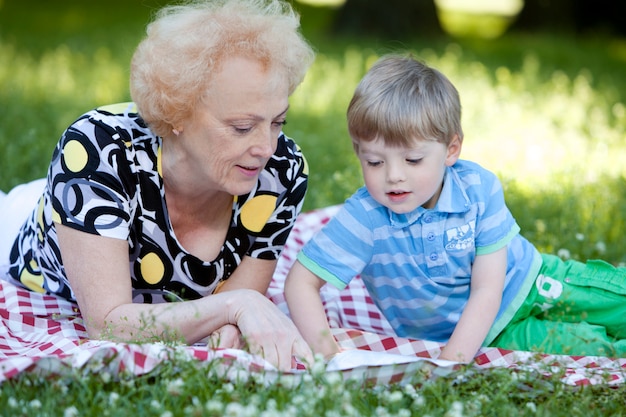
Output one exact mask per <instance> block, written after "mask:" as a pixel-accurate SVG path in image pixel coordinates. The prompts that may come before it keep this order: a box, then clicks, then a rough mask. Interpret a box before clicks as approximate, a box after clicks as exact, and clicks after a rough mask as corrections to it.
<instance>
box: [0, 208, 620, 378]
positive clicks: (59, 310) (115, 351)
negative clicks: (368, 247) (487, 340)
mask: <svg viewBox="0 0 626 417" xmlns="http://www.w3.org/2000/svg"><path fill="white" fill-rule="evenodd" d="M336 210H337V206H334V207H328V208H325V209H321V210H315V211H312V212H308V213H304V214H302V215H301V216H300V217H299V218H298V221H297V222H296V225H295V227H294V229H293V232H292V233H291V235H290V238H289V241H288V243H287V245H286V247H285V250H284V251H283V255H282V257H281V258H280V260H279V263H278V267H277V270H276V274H275V277H274V280H273V282H272V284H271V285H270V288H269V290H268V294H267V295H268V297H269V298H270V299H271V300H272V301H273V302H274V303H275V304H276V305H278V307H279V308H280V309H281V310H283V311H284V312H285V313H288V310H287V307H286V303H285V300H284V297H283V292H282V287H283V282H284V279H285V276H286V274H287V271H288V270H289V268H290V266H291V264H292V263H293V261H294V259H295V255H296V254H297V252H298V250H299V248H300V247H301V246H302V244H303V243H304V242H306V241H307V240H308V239H309V238H310V237H311V236H312V235H313V234H314V233H315V232H316V231H317V230H318V229H319V228H320V227H321V226H322V225H323V224H325V223H326V222H327V221H328V220H329V219H330V217H332V216H333V215H334V213H335V212H336ZM322 298H323V301H324V303H325V307H326V312H327V315H328V318H329V321H330V323H331V326H332V327H333V328H334V329H335V330H334V334H335V337H336V338H337V340H338V341H339V343H340V344H341V345H342V346H344V347H346V348H357V349H364V350H371V351H378V352H386V353H391V354H400V355H406V356H408V357H411V358H415V357H419V358H424V360H421V361H413V362H407V363H399V364H398V363H396V364H383V365H380V364H374V365H372V364H370V365H355V366H352V367H349V368H347V369H343V370H342V371H341V372H342V374H343V375H344V377H359V378H367V379H368V380H369V381H371V382H376V383H382V384H386V383H389V382H400V383H401V382H405V381H408V380H410V379H411V377H412V376H413V375H414V374H415V372H418V371H421V370H422V371H423V369H424V365H425V364H428V366H430V367H431V368H430V369H432V370H434V374H437V370H438V368H441V365H438V364H437V363H436V362H433V361H430V360H429V359H431V358H435V357H436V356H437V355H438V353H439V351H440V348H441V345H440V344H439V343H435V342H429V341H423V340H409V339H404V338H400V337H396V336H393V334H394V333H393V331H392V329H391V327H390V326H389V323H387V321H386V320H385V318H384V317H383V316H382V314H381V313H380V311H379V310H378V309H377V308H376V306H375V305H374V303H373V302H372V300H371V298H370V297H369V295H368V293H367V290H366V289H365V287H364V286H363V284H362V282H361V281H360V280H359V279H355V280H353V282H352V283H351V284H350V285H349V286H348V288H346V289H345V290H342V291H338V290H336V289H334V288H330V286H326V287H324V288H323V289H322ZM0 320H1V326H0V383H1V382H3V381H5V380H7V379H9V378H12V377H14V376H15V375H18V374H20V373H22V372H38V373H53V374H61V373H64V372H70V371H76V370H85V371H90V370H91V371H102V370H106V371H107V372H110V373H111V374H116V373H119V372H131V373H133V374H136V375H141V374H144V373H147V372H150V371H151V370H153V369H154V368H155V367H157V366H158V365H159V364H160V363H162V362H163V361H166V360H168V359H169V358H172V355H176V357H184V358H188V359H192V360H198V361H209V360H218V361H219V363H223V364H224V370H225V375H226V376H227V377H228V372H230V371H232V370H233V369H236V368H237V369H239V371H238V372H240V371H241V370H243V371H244V372H256V373H258V374H259V375H263V377H264V378H267V380H271V379H272V378H276V377H278V372H277V371H276V370H275V369H274V368H273V367H272V366H271V365H269V364H268V363H266V362H265V361H264V360H263V359H262V358H259V357H256V356H253V355H250V354H248V353H246V352H244V351H242V350H235V349H219V350H215V349H210V348H208V347H206V346H171V345H165V344H161V343H151V344H127V343H114V342H109V341H97V340H89V339H88V337H87V333H86V331H85V327H84V325H83V322H82V319H81V316H80V312H79V311H78V309H77V307H76V305H75V304H72V303H70V302H67V301H65V300H60V299H57V298H55V297H51V296H46V295H41V294H37V293H33V292H30V291H27V290H24V289H21V288H18V287H16V286H14V285H12V284H10V283H8V282H6V281H2V280H0ZM233 365H239V366H238V367H233ZM473 366H474V367H475V368H476V369H477V370H484V369H489V368H494V367H504V368H510V369H517V370H531V371H536V372H539V373H541V374H545V375H550V374H557V375H562V381H563V382H564V383H565V384H569V385H585V384H606V385H619V384H622V383H624V381H625V375H626V358H621V359H611V358H605V357H589V356H584V357H580V356H559V355H541V354H537V353H531V352H519V351H506V350H503V349H497V348H483V349H482V350H481V351H480V352H479V355H478V356H477V358H476V360H475V363H474V365H473ZM301 368H302V367H299V369H296V370H294V371H292V372H291V374H293V375H294V376H297V375H299V374H301V373H302V372H303V371H302V369H301ZM439 370H441V369H439ZM443 371H445V370H443ZM284 377H285V375H282V376H281V378H284Z"/></svg>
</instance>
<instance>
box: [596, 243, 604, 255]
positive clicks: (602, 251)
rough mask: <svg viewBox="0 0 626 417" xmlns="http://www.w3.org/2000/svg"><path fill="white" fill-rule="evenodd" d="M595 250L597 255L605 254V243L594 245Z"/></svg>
mask: <svg viewBox="0 0 626 417" xmlns="http://www.w3.org/2000/svg"><path fill="white" fill-rule="evenodd" d="M596 250H597V251H598V253H604V252H606V243H604V242H602V241H599V242H598V243H596Z"/></svg>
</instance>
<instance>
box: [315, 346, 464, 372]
mask: <svg viewBox="0 0 626 417" xmlns="http://www.w3.org/2000/svg"><path fill="white" fill-rule="evenodd" d="M419 361H426V362H430V363H432V364H434V365H436V366H438V367H444V368H447V367H450V368H451V367H453V366H454V365H457V364H458V362H453V361H447V360H443V359H430V358H420V357H417V356H408V355H398V354H394V353H386V352H373V351H371V350H362V349H349V350H344V351H342V352H340V353H338V354H336V355H335V356H333V358H332V359H331V360H329V361H328V364H327V365H326V370H327V371H343V370H347V369H353V368H357V367H360V366H384V365H393V364H403V363H410V362H419Z"/></svg>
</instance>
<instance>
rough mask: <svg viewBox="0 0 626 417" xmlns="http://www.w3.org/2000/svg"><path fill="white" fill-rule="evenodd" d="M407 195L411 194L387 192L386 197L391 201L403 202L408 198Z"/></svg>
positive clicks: (406, 192)
mask: <svg viewBox="0 0 626 417" xmlns="http://www.w3.org/2000/svg"><path fill="white" fill-rule="evenodd" d="M409 194H411V193H410V192H408V191H389V192H387V197H389V199H390V200H391V201H398V200H404V199H405V198H407V197H408V196H409Z"/></svg>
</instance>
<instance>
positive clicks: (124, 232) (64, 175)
mask: <svg viewBox="0 0 626 417" xmlns="http://www.w3.org/2000/svg"><path fill="white" fill-rule="evenodd" d="M120 133H121V132H120V131H119V130H117V129H115V128H113V127H111V126H108V125H106V124H105V123H102V122H100V121H97V120H94V119H93V118H92V117H90V116H89V114H87V115H85V116H83V117H81V118H80V119H78V120H77V121H76V122H74V123H73V124H72V125H71V126H70V127H69V128H68V129H67V130H66V131H65V132H64V134H63V136H62V138H61V140H60V141H59V144H58V145H57V147H56V149H55V151H54V155H53V158H52V163H51V165H50V170H49V173H48V177H49V181H50V183H51V189H52V207H53V220H54V221H56V222H58V223H61V224H63V225H65V226H68V227H71V228H73V229H77V230H81V231H83V232H86V233H91V234H98V235H101V236H106V237H112V238H117V239H127V237H128V234H129V223H130V219H131V218H132V217H131V207H132V204H131V200H132V198H133V196H132V191H131V190H132V187H128V186H126V187H125V184H128V183H129V178H128V176H129V175H130V167H129V162H128V159H127V155H126V150H125V148H126V147H125V146H124V141H123V138H122V137H121V134H120Z"/></svg>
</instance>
